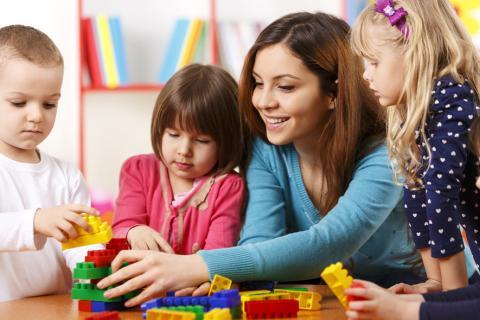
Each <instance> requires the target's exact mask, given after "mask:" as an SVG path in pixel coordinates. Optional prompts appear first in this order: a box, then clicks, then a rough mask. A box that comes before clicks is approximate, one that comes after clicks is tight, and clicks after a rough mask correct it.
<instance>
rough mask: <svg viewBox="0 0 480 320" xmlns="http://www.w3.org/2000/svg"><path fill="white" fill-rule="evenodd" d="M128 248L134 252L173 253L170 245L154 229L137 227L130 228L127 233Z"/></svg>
mask: <svg viewBox="0 0 480 320" xmlns="http://www.w3.org/2000/svg"><path fill="white" fill-rule="evenodd" d="M127 240H128V243H129V244H130V247H131V248H132V249H135V250H153V251H163V252H166V253H175V252H174V251H173V249H172V247H171V246H170V244H169V243H168V242H167V241H166V240H165V239H164V238H163V237H162V236H161V235H160V233H158V232H157V231H155V230H154V229H152V228H150V227H149V226H145V225H139V226H136V227H133V228H131V229H130V230H129V231H128V233H127Z"/></svg>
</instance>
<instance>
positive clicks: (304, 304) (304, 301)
mask: <svg viewBox="0 0 480 320" xmlns="http://www.w3.org/2000/svg"><path fill="white" fill-rule="evenodd" d="M274 292H275V293H288V294H290V299H295V300H297V301H298V304H299V308H300V309H301V310H320V301H322V296H321V295H320V294H319V293H317V292H312V291H297V290H288V289H275V291H274Z"/></svg>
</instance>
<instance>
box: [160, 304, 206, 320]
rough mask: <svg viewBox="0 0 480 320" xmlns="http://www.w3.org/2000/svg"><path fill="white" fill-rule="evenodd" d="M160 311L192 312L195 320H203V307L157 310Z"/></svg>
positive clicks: (163, 308)
mask: <svg viewBox="0 0 480 320" xmlns="http://www.w3.org/2000/svg"><path fill="white" fill-rule="evenodd" d="M158 309H160V310H171V311H185V312H193V313H194V314H195V320H203V316H204V313H203V307H202V306H179V307H162V308H158Z"/></svg>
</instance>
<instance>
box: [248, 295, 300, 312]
mask: <svg viewBox="0 0 480 320" xmlns="http://www.w3.org/2000/svg"><path fill="white" fill-rule="evenodd" d="M280 299H287V300H288V299H290V293H283V292H282V293H266V294H255V295H250V296H241V297H240V300H241V301H242V311H243V312H245V302H247V301H258V300H280Z"/></svg>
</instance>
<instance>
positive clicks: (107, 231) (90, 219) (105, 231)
mask: <svg viewBox="0 0 480 320" xmlns="http://www.w3.org/2000/svg"><path fill="white" fill-rule="evenodd" d="M82 218H83V219H84V220H85V221H87V223H88V224H89V225H90V227H91V228H92V232H91V233H87V232H86V231H85V230H83V229H82V228H80V227H79V226H75V230H76V231H77V233H78V237H77V238H75V239H70V240H68V241H66V242H63V243H62V250H65V249H71V248H75V247H81V246H86V245H89V244H95V243H107V242H109V241H110V239H112V228H111V227H110V225H109V224H108V223H106V222H104V221H102V219H101V218H100V217H97V216H93V215H89V214H86V213H82Z"/></svg>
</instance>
